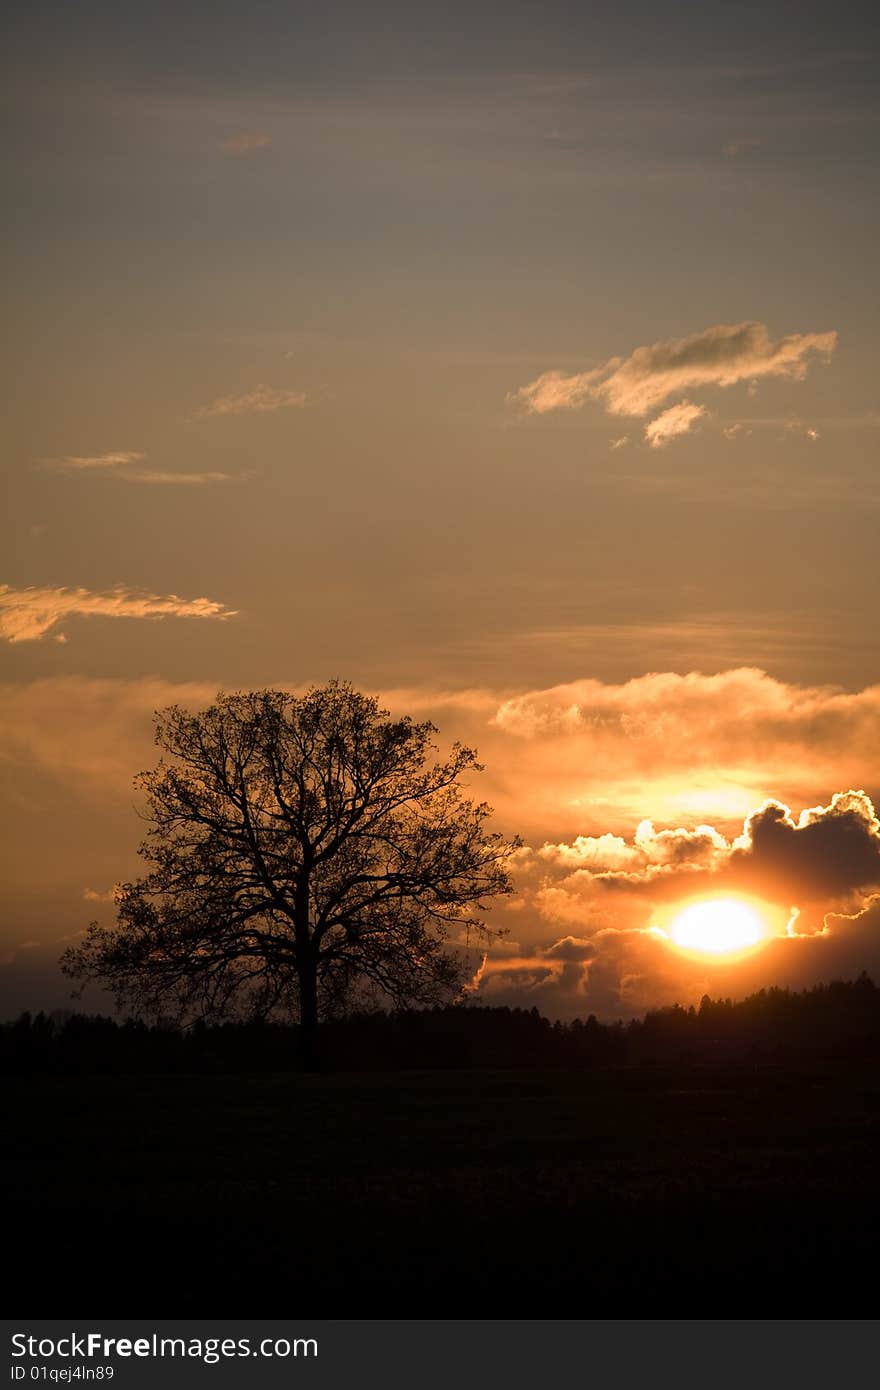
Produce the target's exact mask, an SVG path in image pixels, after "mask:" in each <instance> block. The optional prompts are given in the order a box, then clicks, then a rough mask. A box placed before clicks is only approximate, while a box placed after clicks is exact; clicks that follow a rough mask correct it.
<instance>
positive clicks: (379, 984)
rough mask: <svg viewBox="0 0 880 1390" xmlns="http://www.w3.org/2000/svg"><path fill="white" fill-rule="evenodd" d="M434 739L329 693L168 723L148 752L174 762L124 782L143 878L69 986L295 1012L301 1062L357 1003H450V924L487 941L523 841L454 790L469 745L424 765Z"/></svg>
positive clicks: (422, 729) (137, 1001)
mask: <svg viewBox="0 0 880 1390" xmlns="http://www.w3.org/2000/svg"><path fill="white" fill-rule="evenodd" d="M436 732H437V730H436V728H435V727H434V725H433V724H431V723H414V722H413V721H412V720H411V719H409V718H403V719H391V718H390V717H389V715H388V712H387V711H386V710H382V709H380V707H379V705H378V703H377V701H376V700H375V699H373V698H371V697H370V696H367V695H363V694H360V693H359V692H357V691H355V690H353V689H352V688H351V686H350V685H348V684H343V683H340V682H337V681H334V682H331V683H330V684H329V685H327V686H325V687H323V688H320V689H317V688H315V689H311V690H310V691H309V692H308V693H307V694H306V695H304V696H296V695H290V694H287V693H285V692H283V691H278V690H263V691H256V692H250V693H246V694H236V695H220V696H218V698H217V700H216V702H215V703H214V704H213V705H211V707H210V708H209V709H206V710H203V711H201V712H200V713H197V714H192V713H189V712H187V711H185V710H183V709H181V708H180V707H178V706H176V705H175V706H171V707H170V708H168V709H166V710H163V711H162V712H160V713H159V714H158V715H157V716H156V743H157V744H158V745H159V747H160V748H162V749H163V750H164V751H165V752H166V753H168V754H170V755H171V758H172V761H164V760H163V761H160V763H159V765H158V767H156V768H155V769H154V770H153V771H151V772H145V773H142V774H141V775H140V776H139V778H138V779H137V784H138V785H140V786H141V787H142V788H143V789H144V791H145V792H146V795H147V803H148V808H149V809H148V813H147V820H148V821H149V823H150V826H151V829H150V831H149V833H148V836H147V839H146V841H145V843H144V844H143V845H142V846H141V848H140V853H141V855H142V857H143V858H144V859H145V860H146V861H147V863H148V864H149V866H150V869H149V872H148V873H147V874H146V876H145V877H143V878H140V879H138V880H136V881H135V882H132V883H127V884H124V885H123V886H122V889H121V896H120V900H119V903H118V920H117V924H116V925H115V926H114V927H111V928H105V927H100V926H98V924H97V923H92V925H91V927H90V929H89V932H88V934H87V936H86V938H85V940H84V942H83V943H82V944H81V945H78V946H74V947H71V948H70V949H69V950H67V951H66V952H65V953H64V955H63V957H62V962H61V963H62V967H63V969H64V971H65V972H66V973H67V974H68V975H70V976H71V977H73V978H75V979H78V980H80V981H82V983H83V984H85V983H86V982H88V981H90V980H94V981H98V982H100V983H101V984H103V985H105V986H108V987H110V988H111V989H113V990H114V991H115V993H116V995H117V999H118V1001H119V1003H120V1004H121V1005H123V1006H130V1007H131V1006H133V1007H135V1008H136V1009H138V1010H139V1011H147V1012H153V1013H164V1014H166V1015H167V1014H169V1013H172V1012H173V1013H174V1014H175V1015H176V1016H177V1017H180V1018H187V1017H188V1018H194V1017H204V1018H210V1017H224V1016H229V1015H230V1014H235V1013H247V1014H251V1015H257V1016H266V1015H268V1014H272V1013H277V1012H278V1011H279V1010H281V1009H288V1010H291V1011H293V1012H295V1013H296V1015H297V1016H298V1018H299V1021H300V1026H301V1037H302V1043H303V1053H304V1057H305V1060H306V1062H307V1064H309V1065H315V1064H316V1062H317V1056H318V1052H317V1033H318V1024H319V1019H321V1018H322V1017H328V1016H332V1015H334V1014H337V1013H340V1012H342V1011H344V1010H345V1009H346V1008H347V1007H349V1006H350V1004H351V1002H352V1000H353V999H357V998H358V997H359V996H360V994H361V993H362V992H363V991H364V990H365V989H366V990H372V991H374V992H377V993H378V994H379V996H380V997H382V998H384V999H385V1000H386V1001H389V1002H390V1003H392V1004H393V1005H394V1006H400V1005H403V1004H413V1003H420V1004H428V1003H433V1002H439V1001H441V1000H443V999H448V998H449V997H450V996H451V995H453V994H454V993H455V991H456V990H457V989H458V988H460V986H461V983H462V970H463V960H462V953H461V952H458V953H457V954H456V952H455V950H454V949H450V942H449V929H450V928H452V927H453V926H455V927H457V928H458V929H459V930H460V929H462V928H465V927H467V928H476V929H477V930H478V931H482V932H486V928H485V926H484V925H483V922H482V920H481V917H480V915H479V914H480V913H482V912H484V911H485V910H486V908H487V906H488V903H489V900H490V899H491V898H492V897H494V896H495V895H497V894H503V893H508V892H510V891H511V883H510V879H509V876H508V873H507V869H506V865H507V862H508V860H509V857H510V854H511V853H512V851H513V850H514V849H515V848H516V847H517V845H518V844H519V841H518V840H516V839H514V840H504V839H503V838H502V837H501V836H500V835H499V834H496V833H492V832H489V831H488V830H487V827H486V822H487V819H488V817H489V816H490V815H491V810H490V808H489V807H488V806H487V805H486V804H485V803H478V804H477V803H474V802H472V801H470V800H468V799H467V797H466V796H465V795H464V793H463V789H462V783H461V778H462V777H463V775H464V774H466V773H468V772H470V771H480V770H481V768H480V764H479V763H478V762H477V760H476V755H475V753H474V752H473V750H471V749H470V748H465V747H463V746H461V745H460V744H455V745H454V746H453V748H452V751H451V754H450V755H449V757H448V758H446V759H445V760H441V761H432V758H433V757H434V755H435V754H436V752H437V750H436V747H435V745H434V743H433V742H432V738H433V735H434V734H436ZM475 914H476V915H475Z"/></svg>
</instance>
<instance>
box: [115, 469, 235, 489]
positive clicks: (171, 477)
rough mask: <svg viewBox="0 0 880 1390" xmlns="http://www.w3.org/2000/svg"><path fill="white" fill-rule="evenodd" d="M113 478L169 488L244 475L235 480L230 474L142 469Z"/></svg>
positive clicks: (227, 480) (195, 485)
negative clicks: (167, 486)
mask: <svg viewBox="0 0 880 1390" xmlns="http://www.w3.org/2000/svg"><path fill="white" fill-rule="evenodd" d="M114 476H116V477H119V478H121V479H122V480H123V481H124V482H126V483H145V484H146V485H147V486H160V485H164V484H168V485H169V486H170V487H203V486H204V485H205V484H207V483H230V482H234V481H237V480H240V479H241V478H243V477H244V476H245V475H244V474H239V475H237V478H236V476H235V475H233V474H232V473H166V472H163V471H161V470H153V469H149V468H144V469H139V470H138V471H137V472H134V473H119V474H115V475H114Z"/></svg>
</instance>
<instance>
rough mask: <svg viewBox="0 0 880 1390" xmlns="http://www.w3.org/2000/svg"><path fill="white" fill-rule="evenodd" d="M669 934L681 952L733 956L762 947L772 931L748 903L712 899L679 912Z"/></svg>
mask: <svg viewBox="0 0 880 1390" xmlns="http://www.w3.org/2000/svg"><path fill="white" fill-rule="evenodd" d="M667 935H668V938H669V940H670V941H671V942H672V944H673V946H678V947H679V949H680V950H683V951H696V952H699V953H700V954H701V955H711V956H730V955H738V954H739V953H740V952H742V951H748V950H750V949H751V948H752V947H753V946H758V945H760V944H761V943H762V942H763V941H765V940H766V938H767V935H768V931H767V927H766V925H765V924H764V922H763V921H762V920H761V918H760V916H759V915H758V913H757V912H756V911H755V909H754V908H753V907H750V906H749V904H748V903H745V902H742V901H740V900H739V899H737V898H708V899H703V900H702V901H701V902H695V903H689V904H688V906H687V907H685V908H683V909H682V910H681V912H679V913H677V915H676V916H675V917H674V918H673V919H672V922H671V923H670V925H669V928H668V931H667Z"/></svg>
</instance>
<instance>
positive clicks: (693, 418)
mask: <svg viewBox="0 0 880 1390" xmlns="http://www.w3.org/2000/svg"><path fill="white" fill-rule="evenodd" d="M705 414H706V410H705V407H704V406H702V405H693V404H692V403H691V402H690V401H681V402H679V404H678V405H671V406H670V407H669V409H668V410H664V411H663V414H662V415H658V416H657V418H656V420H651V421H650V423H649V424H647V425H646V426H645V438H646V440H647V441H648V443H649V444H650V446H651V448H652V449H662V448H663V446H664V444H668V443H669V441H670V439H676V438H677V437H678V435H680V434H687V433H688V431H689V430H690V429H691V428H692V427H693V426H694V425H695V424H696V422H697V421H698V420H699V419H700V418H701V416H703V415H705Z"/></svg>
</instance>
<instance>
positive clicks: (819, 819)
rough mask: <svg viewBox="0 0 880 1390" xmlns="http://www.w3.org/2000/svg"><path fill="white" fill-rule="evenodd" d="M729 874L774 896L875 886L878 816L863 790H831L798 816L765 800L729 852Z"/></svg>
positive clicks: (879, 858) (833, 893)
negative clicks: (826, 800)
mask: <svg viewBox="0 0 880 1390" xmlns="http://www.w3.org/2000/svg"><path fill="white" fill-rule="evenodd" d="M729 868H730V870H731V874H732V877H733V878H734V879H735V880H737V881H741V882H743V883H744V884H746V885H748V886H749V887H750V888H753V889H756V890H760V891H761V892H763V893H765V894H766V895H767V896H770V897H773V898H774V899H775V900H783V901H788V900H791V901H796V900H797V899H800V900H801V901H803V900H807V901H810V902H815V901H818V900H820V899H822V898H832V899H834V898H839V897H841V896H848V895H850V894H852V893H855V892H859V891H863V890H865V889H867V888H873V887H877V886H880V820H878V819H877V814H876V812H875V810H874V805H873V803H872V801H871V799H870V797H869V796H868V795H867V794H866V793H865V792H864V791H853V790H850V791H846V792H836V793H835V795H834V796H833V797H832V798H831V801H830V803H829V804H828V805H827V806H814V807H811V808H810V809H809V810H805V811H802V812H801V814H800V816H799V818H798V820H797V821H795V820H794V818H793V817H792V813H791V811H790V809H789V808H788V807H787V806H785V805H784V804H783V803H782V802H780V801H775V800H771V801H767V802H765V804H764V805H763V806H761V807H760V808H759V809H758V810H757V811H755V812H754V813H753V814H752V815H751V816H749V818H748V820H747V821H746V823H745V826H744V829H743V836H742V841H741V842H738V843H737V844H736V845H735V846H734V848H733V849H732V851H731V854H730V858H729Z"/></svg>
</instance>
